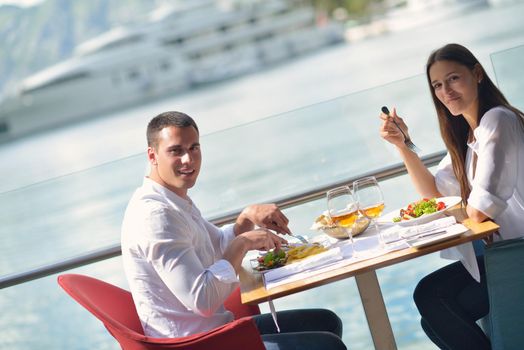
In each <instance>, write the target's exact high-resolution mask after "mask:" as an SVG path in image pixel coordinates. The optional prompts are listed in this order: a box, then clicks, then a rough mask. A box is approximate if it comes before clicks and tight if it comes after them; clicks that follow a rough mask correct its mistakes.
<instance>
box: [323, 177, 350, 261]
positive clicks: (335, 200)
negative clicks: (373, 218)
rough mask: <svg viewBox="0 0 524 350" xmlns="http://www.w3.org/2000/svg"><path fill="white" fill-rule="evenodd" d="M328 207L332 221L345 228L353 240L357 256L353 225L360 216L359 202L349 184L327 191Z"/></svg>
mask: <svg viewBox="0 0 524 350" xmlns="http://www.w3.org/2000/svg"><path fill="white" fill-rule="evenodd" d="M327 207H328V213H329V217H330V219H331V221H332V222H333V223H334V224H335V225H336V226H337V227H339V228H341V229H343V230H344V231H345V232H346V233H347V235H348V238H349V239H350V241H351V249H352V254H353V256H356V250H355V245H354V242H353V234H352V231H353V226H354V225H355V222H356V220H357V218H358V204H357V203H356V202H355V199H354V198H353V194H352V193H351V189H350V188H349V186H341V187H337V188H334V189H332V190H329V191H328V192H327Z"/></svg>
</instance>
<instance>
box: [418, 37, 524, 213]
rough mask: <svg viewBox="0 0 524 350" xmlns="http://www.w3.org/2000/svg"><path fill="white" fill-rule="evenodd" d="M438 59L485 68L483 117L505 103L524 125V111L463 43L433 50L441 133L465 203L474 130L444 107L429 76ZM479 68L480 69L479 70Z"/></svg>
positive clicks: (481, 100)
mask: <svg viewBox="0 0 524 350" xmlns="http://www.w3.org/2000/svg"><path fill="white" fill-rule="evenodd" d="M438 61H452V62H455V63H458V64H461V65H463V66H465V67H467V68H468V69H470V70H471V71H473V69H474V68H475V67H476V66H477V67H479V68H480V70H481V71H482V80H481V81H480V82H479V84H478V104H479V105H478V114H479V117H478V118H479V119H478V122H479V123H480V119H481V118H482V116H483V115H484V113H486V112H487V111H488V110H490V109H491V108H493V107H497V106H504V107H506V108H508V109H509V110H511V111H513V112H514V113H515V114H516V115H517V116H520V121H521V124H522V126H523V128H524V113H522V112H521V111H520V110H518V109H516V108H515V107H513V106H511V105H510V104H509V102H508V100H506V98H505V97H504V95H503V94H502V92H500V90H499V89H498V88H497V87H496V86H495V84H493V82H492V81H491V79H490V78H489V77H488V76H487V74H486V71H485V70H484V68H483V67H482V65H481V64H480V63H479V61H478V60H477V58H475V56H474V55H473V54H472V53H471V51H469V50H468V49H467V48H465V47H464V46H462V45H459V44H447V45H445V46H443V47H441V48H439V49H437V50H435V51H433V52H432V53H431V55H430V56H429V58H428V62H427V64H426V77H427V80H428V84H429V89H430V91H431V97H432V98H433V103H434V104H435V109H436V110H437V115H438V121H439V127H440V134H441V135H442V139H443V140H444V144H445V145H446V148H447V149H448V152H449V154H450V156H451V162H452V165H453V172H454V173H455V177H456V178H457V180H458V182H459V184H460V195H461V197H462V201H463V202H464V204H465V203H466V201H467V198H468V197H469V193H470V192H471V187H470V185H469V182H468V178H467V175H466V167H465V161H466V152H467V147H468V146H467V142H468V136H469V133H470V127H469V124H468V123H467V122H466V119H465V118H464V117H463V116H453V115H452V114H451V113H450V111H449V110H448V109H447V108H446V106H444V104H443V103H442V102H440V100H439V99H438V98H437V96H436V95H435V91H434V89H433V86H432V85H431V78H430V76H429V69H430V68H431V66H432V65H433V64H434V63H435V62H438ZM479 68H477V69H479Z"/></svg>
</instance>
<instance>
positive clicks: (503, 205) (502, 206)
mask: <svg viewBox="0 0 524 350" xmlns="http://www.w3.org/2000/svg"><path fill="white" fill-rule="evenodd" d="M518 118H519V117H518V116H517V115H516V114H515V113H513V112H512V111H510V110H509V109H507V108H504V107H495V108H492V109H490V110H489V111H488V112H486V113H485V114H484V116H483V117H482V119H481V121H480V124H479V126H478V127H477V128H476V129H475V130H474V132H473V134H474V136H475V141H473V142H472V143H470V144H468V151H467V154H466V172H467V175H468V179H469V182H470V184H472V190H471V193H470V195H469V198H468V204H469V205H471V206H472V207H474V208H476V209H477V210H480V211H481V212H483V213H484V214H486V215H487V216H488V217H490V218H492V219H493V220H494V221H495V222H496V223H497V224H498V225H499V226H500V230H499V232H500V234H501V236H502V239H510V238H516V237H522V236H524V200H523V199H524V128H523V126H522V124H521V122H520V121H519V119H518ZM472 152H475V153H476V154H477V168H476V171H475V176H474V178H473V153H472ZM435 180H436V185H437V188H438V190H439V192H440V193H441V194H443V195H445V196H457V195H460V185H459V183H458V181H457V179H456V178H455V174H454V173H453V167H452V165H451V157H450V156H449V154H447V155H446V157H444V158H443V159H442V161H441V162H440V164H439V166H438V169H437V172H436V174H435Z"/></svg>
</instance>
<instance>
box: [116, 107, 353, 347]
mask: <svg viewBox="0 0 524 350" xmlns="http://www.w3.org/2000/svg"><path fill="white" fill-rule="evenodd" d="M147 142H148V149H147V156H148V160H149V163H150V166H151V171H150V174H149V176H148V177H145V178H144V182H143V184H142V186H141V187H140V188H138V189H137V190H136V191H135V193H134V195H133V197H132V198H131V200H130V202H129V205H128V207H127V209H126V213H125V217H124V222H123V225H122V257H123V262H124V269H125V272H126V275H127V279H128V282H129V286H130V289H131V292H132V294H133V299H134V301H135V305H136V308H137V312H138V315H139V317H140V320H141V323H142V326H143V328H144V332H145V334H146V335H148V336H152V337H181V336H186V335H190V334H194V333H198V332H203V331H207V330H210V329H213V328H216V327H218V326H221V325H223V324H225V323H227V322H230V321H232V320H233V316H232V314H231V313H230V312H229V311H227V310H226V309H225V308H224V305H223V303H224V301H225V300H226V298H227V297H228V296H229V295H230V294H231V292H232V291H233V290H234V289H235V288H236V287H237V286H238V277H237V273H238V271H239V269H240V266H241V262H242V259H243V257H244V256H245V254H246V252H247V251H249V250H252V249H258V250H269V249H272V248H277V249H278V248H280V246H281V245H282V244H283V243H285V242H286V241H285V240H284V239H283V238H281V237H279V236H278V235H276V234H273V233H272V232H270V231H269V230H268V229H271V230H274V231H277V232H279V233H287V234H289V233H290V231H289V228H288V219H287V218H286V216H285V215H284V214H283V213H282V212H281V211H280V210H279V209H278V207H277V206H276V205H274V204H261V205H252V206H249V207H247V208H246V209H244V210H243V211H242V213H241V214H240V215H239V216H238V218H237V220H236V222H235V224H234V225H229V226H226V227H224V228H218V227H216V226H214V225H213V224H211V223H209V222H208V221H207V220H205V219H204V218H203V217H202V216H201V214H200V212H199V210H198V208H197V207H196V206H195V205H194V203H193V202H192V201H191V199H190V198H189V196H188V190H189V189H190V188H192V187H193V186H194V185H195V183H196V181H197V178H198V175H199V172H200V166H201V163H202V156H201V150H200V143H199V132H198V127H197V125H196V123H195V122H194V121H193V119H192V118H190V117H189V116H187V115H185V114H183V113H179V112H165V113H162V114H160V115H158V116H157V117H155V118H153V119H152V120H151V121H150V123H149V125H148V128H147ZM255 225H256V226H258V227H261V228H259V229H255ZM300 312H301V311H298V310H297V311H289V312H282V316H280V313H279V324H280V325H281V328H282V329H286V330H290V331H297V327H294V326H292V325H291V326H286V323H287V322H288V321H291V320H292V319H295V320H296V319H297V316H298V317H301V316H304V317H301V318H302V319H301V320H300V321H294V323H295V324H297V325H300V327H301V329H300V330H310V331H319V332H309V333H308V334H309V338H308V339H313V340H310V341H312V342H315V341H316V339H317V338H319V344H320V343H323V344H324V347H325V344H326V342H328V343H333V344H335V348H340V349H345V347H344V345H343V344H342V342H341V341H340V338H339V337H340V335H341V333H342V326H341V322H340V319H338V317H337V316H336V315H335V314H333V313H331V312H329V311H327V310H303V311H302V313H300ZM281 318H282V320H281ZM309 319H310V320H309ZM255 321H256V323H257V325H258V327H259V329H260V331H261V333H262V334H264V333H274V328H275V327H274V326H273V325H272V324H271V323H272V321H271V318H270V317H268V315H260V316H256V317H255ZM327 332H331V333H327ZM310 333H314V334H312V335H311V334H310ZM335 334H336V335H335ZM266 338H267V339H270V340H271V342H272V343H275V341H274V340H273V338H281V339H284V340H282V341H283V342H285V343H286V344H288V343H290V342H291V343H292V344H294V345H296V344H298V343H296V342H294V339H295V338H296V339H297V341H298V342H300V341H303V340H301V339H306V338H307V337H303V336H301V337H297V336H296V335H292V334H287V335H284V334H278V335H273V336H270V335H268V336H264V335H263V339H264V340H266ZM268 341H269V340H268ZM278 341H279V340H278V339H277V341H276V342H277V343H278ZM337 346H338V347H337ZM281 348H282V349H283V348H285V347H281Z"/></svg>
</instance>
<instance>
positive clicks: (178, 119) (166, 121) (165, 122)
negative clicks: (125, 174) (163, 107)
mask: <svg viewBox="0 0 524 350" xmlns="http://www.w3.org/2000/svg"><path fill="white" fill-rule="evenodd" d="M168 126H174V127H177V128H187V127H190V126H192V127H194V128H195V130H196V131H197V133H198V132H199V131H198V126H197V125H196V123H195V121H194V120H193V118H191V117H190V116H188V115H187V114H185V113H182V112H173V111H169V112H164V113H160V114H159V115H157V116H156V117H154V118H153V119H151V121H150V122H149V124H148V125H147V133H146V137H147V145H148V146H149V147H153V148H154V149H157V147H158V133H159V132H160V131H162V129H164V128H165V127H168Z"/></svg>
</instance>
